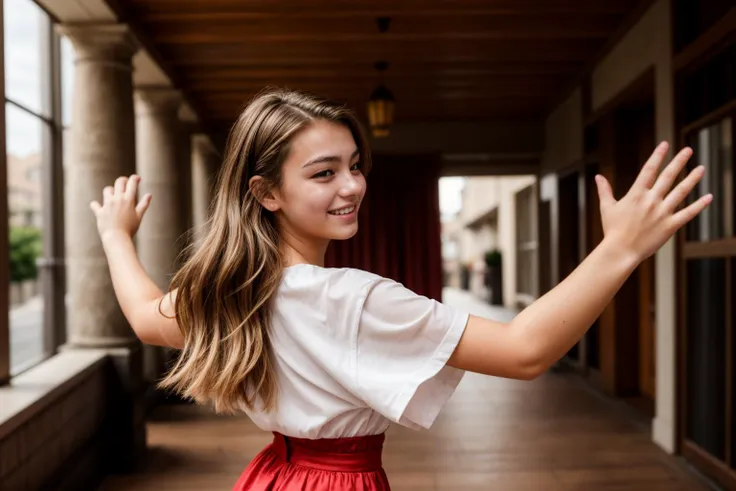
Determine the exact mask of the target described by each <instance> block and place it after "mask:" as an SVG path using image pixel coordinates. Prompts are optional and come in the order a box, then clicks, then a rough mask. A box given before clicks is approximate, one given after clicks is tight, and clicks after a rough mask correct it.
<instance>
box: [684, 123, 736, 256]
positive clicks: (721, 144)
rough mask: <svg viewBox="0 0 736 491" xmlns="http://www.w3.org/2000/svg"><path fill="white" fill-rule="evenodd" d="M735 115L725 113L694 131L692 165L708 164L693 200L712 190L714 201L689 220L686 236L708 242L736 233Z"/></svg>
mask: <svg viewBox="0 0 736 491" xmlns="http://www.w3.org/2000/svg"><path fill="white" fill-rule="evenodd" d="M732 135H733V119H732V118H731V117H726V118H724V119H722V120H720V121H718V122H716V123H714V124H712V125H709V126H706V127H705V128H703V129H701V130H699V131H697V132H694V133H693V134H692V135H691V136H690V138H689V139H688V140H689V141H688V145H690V146H691V147H692V149H693V152H694V157H693V165H703V166H705V169H706V173H705V177H704V178H703V180H702V181H700V183H699V184H698V187H697V188H696V190H695V192H694V193H693V194H692V195H691V196H690V202H692V200H693V199H697V197H699V196H703V195H704V194H707V193H713V202H712V203H711V205H710V206H709V207H708V208H706V209H705V210H703V212H702V213H701V214H700V215H698V216H697V217H695V219H694V220H692V221H691V222H690V223H688V225H687V228H686V231H687V240H688V241H699V242H707V241H713V240H719V239H724V238H728V237H733V236H734V233H733V232H734V225H735V224H734V209H735V208H736V201H734V173H733V170H734V169H733V140H732Z"/></svg>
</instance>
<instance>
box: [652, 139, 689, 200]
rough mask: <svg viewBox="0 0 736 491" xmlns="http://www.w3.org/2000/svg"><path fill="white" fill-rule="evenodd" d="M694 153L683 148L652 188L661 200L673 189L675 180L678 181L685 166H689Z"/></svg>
mask: <svg viewBox="0 0 736 491" xmlns="http://www.w3.org/2000/svg"><path fill="white" fill-rule="evenodd" d="M692 155H693V151H692V150H691V149H690V148H687V147H686V148H683V149H682V150H680V152H679V153H678V154H677V155H676V156H675V158H674V159H672V162H670V163H669V165H668V166H667V167H666V168H665V169H664V171H663V172H662V174H661V175H660V176H659V178H658V179H657V182H655V183H654V186H653V187H652V190H653V191H654V192H655V193H656V195H657V196H659V197H660V198H663V197H664V196H665V195H666V194H667V192H669V190H670V188H672V184H673V183H674V182H675V179H677V176H678V175H679V174H680V172H682V169H684V168H685V165H687V161H688V160H690V157H692Z"/></svg>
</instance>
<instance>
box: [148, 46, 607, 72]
mask: <svg viewBox="0 0 736 491" xmlns="http://www.w3.org/2000/svg"><path fill="white" fill-rule="evenodd" d="M597 46H598V44H597V43H579V42H575V41H546V42H545V43H544V49H542V48H541V47H540V44H539V43H538V42H531V41H530V42H527V41H516V42H513V43H504V42H500V41H492V42H488V41H472V42H471V41H456V40H453V41H443V42H438V43H426V42H404V43H386V42H375V43H352V44H350V45H349V46H346V45H345V44H344V43H343V46H342V47H341V49H339V50H337V49H335V45H334V44H333V43H331V42H323V43H296V44H295V43H279V42H273V43H267V44H264V43H241V44H235V43H230V44H223V45H204V46H191V47H188V48H187V49H185V50H181V49H180V50H176V51H175V50H173V49H167V50H166V51H167V52H170V55H169V59H170V60H171V62H172V63H173V64H174V65H177V66H182V67H185V66H192V65H199V66H200V67H204V66H207V67H211V66H218V65H228V66H233V65H238V66H248V65H267V64H271V65H282V64H293V65H297V64H301V65H311V64H315V63H316V64H325V63H355V62H364V63H373V62H376V61H378V60H381V59H384V58H385V57H388V58H389V60H390V62H391V63H392V64H395V63H405V62H413V63H417V62H423V61H432V62H435V63H436V62H444V61H449V62H476V63H488V62H503V61H514V62H530V61H539V62H550V61H568V62H570V61H578V62H584V61H585V60H587V59H589V57H590V56H592V55H593V54H594V53H595V52H596V51H597V50H596V48H597ZM166 47H167V48H170V47H171V45H167V46H166ZM162 48H163V47H162Z"/></svg>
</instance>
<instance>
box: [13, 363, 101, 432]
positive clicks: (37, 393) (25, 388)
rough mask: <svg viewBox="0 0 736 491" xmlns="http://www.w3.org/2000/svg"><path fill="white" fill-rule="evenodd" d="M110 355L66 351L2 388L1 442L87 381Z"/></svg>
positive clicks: (15, 378)
mask: <svg viewBox="0 0 736 491" xmlns="http://www.w3.org/2000/svg"><path fill="white" fill-rule="evenodd" d="M108 355H109V350H97V349H84V350H81V349H80V350H68V351H64V352H62V353H59V354H57V355H55V356H53V357H51V358H49V359H48V360H46V361H44V362H42V363H40V364H39V365H38V366H36V367H34V368H32V369H30V370H28V371H27V372H25V373H23V374H21V375H19V376H17V377H14V378H12V379H11V380H10V383H9V384H8V385H5V386H2V387H0V439H2V438H4V437H5V436H7V435H9V434H10V433H12V432H13V431H14V430H15V429H17V428H18V427H19V426H20V425H22V424H23V423H25V422H26V421H28V420H30V419H31V418H33V417H34V416H35V415H36V414H38V413H39V412H40V411H42V410H43V409H44V408H46V407H48V406H49V405H50V404H53V403H54V401H55V400H56V399H57V398H58V397H60V396H61V395H62V394H64V393H65V392H67V391H68V390H70V389H71V388H72V387H74V386H75V385H76V384H78V383H80V382H81V381H82V380H84V379H85V378H86V377H87V376H89V375H90V374H91V373H92V372H93V371H94V370H95V369H96V368H98V367H100V366H101V365H102V364H103V363H104V362H105V360H106V359H107V357H108Z"/></svg>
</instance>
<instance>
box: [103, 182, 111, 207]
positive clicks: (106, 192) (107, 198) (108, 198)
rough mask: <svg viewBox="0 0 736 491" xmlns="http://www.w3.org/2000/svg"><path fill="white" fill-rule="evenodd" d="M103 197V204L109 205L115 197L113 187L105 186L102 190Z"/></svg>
mask: <svg viewBox="0 0 736 491" xmlns="http://www.w3.org/2000/svg"><path fill="white" fill-rule="evenodd" d="M102 197H103V202H102V203H103V204H107V203H109V202H110V201H111V200H112V197H113V188H112V186H105V189H103V190H102Z"/></svg>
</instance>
